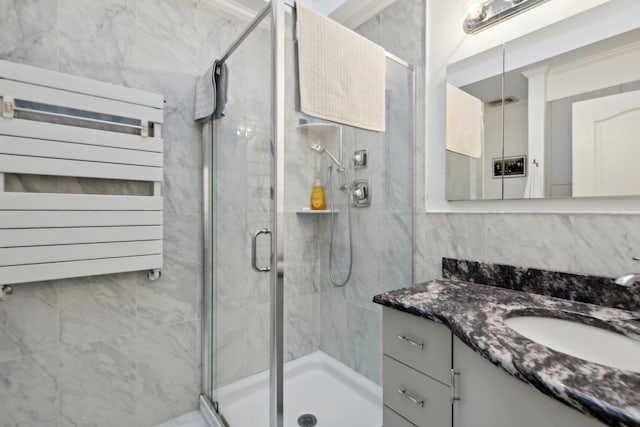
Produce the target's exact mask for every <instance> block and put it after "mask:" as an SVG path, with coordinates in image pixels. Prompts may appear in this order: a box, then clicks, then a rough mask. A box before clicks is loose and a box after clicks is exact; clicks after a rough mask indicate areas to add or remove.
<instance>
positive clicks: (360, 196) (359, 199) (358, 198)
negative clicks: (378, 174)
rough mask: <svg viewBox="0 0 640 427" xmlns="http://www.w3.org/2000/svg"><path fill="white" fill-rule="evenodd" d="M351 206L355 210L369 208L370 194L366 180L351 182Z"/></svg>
mask: <svg viewBox="0 0 640 427" xmlns="http://www.w3.org/2000/svg"><path fill="white" fill-rule="evenodd" d="M351 198H352V201H353V202H352V206H354V207H356V208H366V207H367V206H371V192H370V187H369V180H368V179H358V180H356V181H353V191H352V192H351Z"/></svg>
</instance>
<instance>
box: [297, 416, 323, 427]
mask: <svg viewBox="0 0 640 427" xmlns="http://www.w3.org/2000/svg"><path fill="white" fill-rule="evenodd" d="M316 424H318V419H317V418H316V417H315V415H311V414H304V415H300V416H299V417H298V425H299V426H300V427H313V426H315V425H316Z"/></svg>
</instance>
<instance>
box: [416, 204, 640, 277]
mask: <svg viewBox="0 0 640 427" xmlns="http://www.w3.org/2000/svg"><path fill="white" fill-rule="evenodd" d="M423 215H424V214H423ZM424 216H425V224H424V226H425V230H424V232H423V233H422V234H421V235H419V236H416V238H418V239H420V241H421V242H422V244H423V245H424V248H423V253H424V256H423V257H421V258H420V259H419V260H418V259H416V261H417V265H416V281H417V282H422V281H425V280H429V279H432V278H435V277H441V258H442V257H454V258H461V259H468V260H477V261H485V262H493V263H502V264H511V265H518V266H523V267H531V268H539V269H546V270H554V271H563V272H570V273H581V274H591V275H597V276H606V277H617V276H620V275H622V274H624V273H628V272H634V271H636V270H637V269H638V263H637V261H633V260H632V259H631V258H632V257H633V256H638V253H639V252H640V216H638V215H587V214H580V215H568V214H516V213H513V214H428V215H424Z"/></svg>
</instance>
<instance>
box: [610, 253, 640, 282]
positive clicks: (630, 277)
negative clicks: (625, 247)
mask: <svg viewBox="0 0 640 427" xmlns="http://www.w3.org/2000/svg"><path fill="white" fill-rule="evenodd" d="M631 259H632V260H634V261H640V257H635V256H634V257H632V258H631ZM615 282H616V284H617V285H620V286H627V287H631V286H634V285H636V286H640V283H638V282H640V273H627V274H625V275H624V276H620V277H618V278H616V280H615Z"/></svg>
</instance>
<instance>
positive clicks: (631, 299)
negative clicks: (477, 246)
mask: <svg viewBox="0 0 640 427" xmlns="http://www.w3.org/2000/svg"><path fill="white" fill-rule="evenodd" d="M442 277H444V278H445V279H451V280H461V281H464V282H472V283H480V284H483V285H490V286H496V287H500V288H507V289H513V290H516V291H523V292H529V293H534V294H539V295H545V296H550V297H554V298H562V299H567V300H571V301H578V302H585V303H589V304H597V305H603V306H607V307H614V308H621V309H624V310H640V287H638V286H636V287H624V286H620V285H617V284H616V283H615V282H614V279H612V278H609V277H601V276H594V275H587V274H575V273H563V272H557V271H549V270H542V269H538V268H527V267H518V266H513V265H506V264H496V263H487V262H477V261H467V260H461V259H455V258H446V257H445V258H442Z"/></svg>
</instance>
